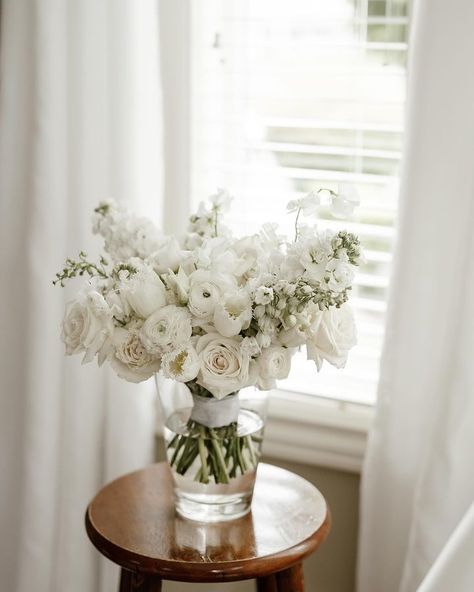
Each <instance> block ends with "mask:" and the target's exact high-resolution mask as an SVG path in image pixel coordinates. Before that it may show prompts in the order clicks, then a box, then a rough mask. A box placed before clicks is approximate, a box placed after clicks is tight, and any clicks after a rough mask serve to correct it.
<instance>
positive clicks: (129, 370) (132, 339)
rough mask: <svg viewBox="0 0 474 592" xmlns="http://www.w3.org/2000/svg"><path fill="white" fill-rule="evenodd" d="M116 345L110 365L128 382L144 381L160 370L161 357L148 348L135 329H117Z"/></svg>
mask: <svg viewBox="0 0 474 592" xmlns="http://www.w3.org/2000/svg"><path fill="white" fill-rule="evenodd" d="M114 346H115V352H114V355H113V356H112V358H111V360H110V365H111V366H112V368H113V369H114V370H115V372H116V373H117V375H118V376H119V377H120V378H124V379H125V380H128V382H142V381H143V380H147V379H148V378H150V376H152V375H153V374H155V373H156V372H158V371H159V369H160V359H159V357H157V356H153V355H151V354H150V353H149V352H148V351H147V350H146V348H145V346H144V345H143V343H142V341H141V339H140V337H139V335H138V334H137V333H136V332H135V331H127V330H126V329H121V328H118V329H116V331H115V335H114Z"/></svg>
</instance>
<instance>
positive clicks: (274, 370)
mask: <svg viewBox="0 0 474 592" xmlns="http://www.w3.org/2000/svg"><path fill="white" fill-rule="evenodd" d="M292 353H293V352H292V351H291V350H289V349H288V348H286V347H278V346H271V347H268V348H267V349H265V350H263V352H262V355H261V356H260V357H259V358H258V369H259V382H258V385H259V387H260V388H261V389H263V390H268V389H271V388H274V386H275V380H282V379H284V378H288V374H289V373H290V368H291V355H292Z"/></svg>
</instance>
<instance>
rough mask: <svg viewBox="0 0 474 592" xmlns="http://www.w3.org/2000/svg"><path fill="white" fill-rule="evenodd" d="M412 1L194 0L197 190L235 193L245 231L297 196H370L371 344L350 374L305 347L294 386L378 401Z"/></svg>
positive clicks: (363, 299)
mask: <svg viewBox="0 0 474 592" xmlns="http://www.w3.org/2000/svg"><path fill="white" fill-rule="evenodd" d="M408 8H409V6H408V1H407V0H355V1H348V0H331V2H327V0H292V1H291V2H288V0H226V2H220V1H215V0H193V3H192V25H191V39H192V41H191V73H192V74H191V85H190V105H191V161H192V176H191V193H192V200H193V201H194V202H195V203H197V202H199V201H200V200H201V199H204V198H205V197H206V196H207V195H208V194H209V193H212V192H213V191H214V189H215V188H216V187H225V188H227V189H228V190H229V191H230V192H231V193H233V194H234V195H235V196H236V201H235V202H234V207H233V216H232V220H233V222H234V224H233V227H234V229H235V231H236V232H246V233H249V232H252V231H256V230H257V229H258V227H259V226H260V225H261V224H262V223H264V222H266V221H276V222H278V223H279V224H280V225H281V228H282V230H285V231H288V232H291V227H292V225H293V223H294V220H293V219H292V218H290V217H289V216H288V215H287V214H286V203H287V202H288V201H289V200H290V199H295V198H296V197H300V196H303V195H305V194H306V193H307V192H309V191H311V190H313V189H315V188H319V187H327V188H331V189H337V185H338V183H340V182H345V183H346V182H348V183H352V184H354V185H355V187H356V189H357V191H358V192H359V195H360V198H361V205H360V207H359V208H358V209H357V210H356V212H355V215H354V217H353V218H352V219H351V220H350V221H345V220H344V221H340V220H335V219H334V218H332V217H331V214H330V212H329V210H324V209H323V210H322V211H321V212H320V218H321V219H320V221H319V225H320V226H322V227H327V228H340V227H345V228H347V229H348V230H351V231H353V232H355V233H357V234H358V235H359V236H360V237H361V240H362V244H363V246H364V249H365V254H366V258H367V263H366V264H365V265H364V266H363V267H361V268H360V272H359V273H358V275H357V279H356V285H355V289H354V293H353V294H352V298H351V301H352V304H353V306H354V308H355V311H356V317H357V323H358V331H359V343H358V345H357V346H356V348H354V350H352V352H351V356H350V360H349V362H348V364H347V366H346V369H345V371H344V372H340V371H335V370H334V369H332V368H331V367H329V366H328V365H326V367H325V368H323V370H322V371H321V373H320V374H319V375H316V374H315V372H314V368H313V367H312V365H311V364H309V363H304V360H303V359H302V358H301V357H300V358H299V359H296V361H295V363H294V364H293V370H292V374H291V376H290V378H289V379H288V380H287V381H285V383H284V384H283V385H282V386H283V387H284V388H285V389H291V390H296V391H299V392H306V393H311V394H318V395H320V396H328V397H335V398H338V399H341V400H349V401H359V402H364V403H371V402H373V401H374V399H375V391H376V383H377V379H378V365H379V359H380V352H381V347H382V340H383V331H384V319H385V310H386V299H387V287H388V278H389V272H390V264H391V259H392V249H393V239H394V223H395V217H396V210H397V187H398V175H399V164H400V154H401V141H402V135H403V106H404V96H405V79H406V54H407V35H408V25H409V17H408V12H409V11H408Z"/></svg>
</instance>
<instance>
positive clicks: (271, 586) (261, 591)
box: [257, 574, 278, 592]
mask: <svg viewBox="0 0 474 592" xmlns="http://www.w3.org/2000/svg"><path fill="white" fill-rule="evenodd" d="M257 592H278V589H277V581H276V577H275V574H270V575H269V576H263V577H261V578H257Z"/></svg>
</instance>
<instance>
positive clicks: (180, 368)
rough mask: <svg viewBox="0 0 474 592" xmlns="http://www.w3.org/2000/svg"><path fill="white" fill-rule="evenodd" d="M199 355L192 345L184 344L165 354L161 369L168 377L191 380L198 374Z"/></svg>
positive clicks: (180, 380) (182, 380) (179, 380)
mask: <svg viewBox="0 0 474 592" xmlns="http://www.w3.org/2000/svg"><path fill="white" fill-rule="evenodd" d="M199 368H200V360H199V356H198V355H197V353H196V350H195V349H194V347H192V346H191V345H182V346H179V347H178V348H176V349H174V350H173V351H170V352H168V353H166V354H164V355H163V357H162V359H161V369H162V371H163V375H164V376H165V377H166V378H171V379H173V380H177V381H178V382H189V381H190V380H194V379H195V378H196V376H197V375H198V372H199Z"/></svg>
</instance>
